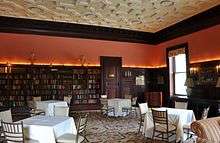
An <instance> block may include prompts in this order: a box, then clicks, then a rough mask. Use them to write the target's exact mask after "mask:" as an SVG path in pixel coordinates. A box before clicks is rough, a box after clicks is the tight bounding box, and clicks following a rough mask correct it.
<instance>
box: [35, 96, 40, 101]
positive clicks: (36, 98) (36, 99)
mask: <svg viewBox="0 0 220 143" xmlns="http://www.w3.org/2000/svg"><path fill="white" fill-rule="evenodd" d="M33 101H41V96H36V97H33Z"/></svg>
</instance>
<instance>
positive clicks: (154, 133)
mask: <svg viewBox="0 0 220 143" xmlns="http://www.w3.org/2000/svg"><path fill="white" fill-rule="evenodd" d="M154 136H155V129H154V130H153V134H152V140H154Z"/></svg>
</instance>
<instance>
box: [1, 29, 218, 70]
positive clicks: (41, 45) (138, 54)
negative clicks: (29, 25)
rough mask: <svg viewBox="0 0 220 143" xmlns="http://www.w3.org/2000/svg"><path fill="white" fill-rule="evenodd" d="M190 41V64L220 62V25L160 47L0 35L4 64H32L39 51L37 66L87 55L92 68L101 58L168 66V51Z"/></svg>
mask: <svg viewBox="0 0 220 143" xmlns="http://www.w3.org/2000/svg"><path fill="white" fill-rule="evenodd" d="M185 42H188V44H189V54H190V55H189V56H190V62H191V63H192V62H199V61H205V60H214V59H220V25H217V26H214V27H211V28H208V29H205V30H201V31H199V32H195V33H193V34H190V35H186V36H182V37H179V38H176V39H174V40H170V41H167V42H164V43H161V44H159V45H147V44H138V43H128V42H116V41H105V40H90V39H80V38H66V37H52V36H39V35H29V34H11V33H0V63H6V62H9V63H29V61H28V58H29V57H30V53H31V51H32V49H33V48H34V49H35V53H36V59H37V60H36V63H47V64H50V63H56V64H79V63H80V62H79V61H77V59H78V58H79V57H80V55H85V57H86V58H87V61H88V62H89V64H90V65H99V56H119V57H122V58H123V65H124V66H130V67H157V66H165V64H166V55H165V53H166V48H167V47H170V46H174V45H177V44H181V43H185Z"/></svg>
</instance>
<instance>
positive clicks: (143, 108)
mask: <svg viewBox="0 0 220 143" xmlns="http://www.w3.org/2000/svg"><path fill="white" fill-rule="evenodd" d="M139 108H140V112H141V115H143V114H146V113H147V111H148V104H147V103H140V104H139Z"/></svg>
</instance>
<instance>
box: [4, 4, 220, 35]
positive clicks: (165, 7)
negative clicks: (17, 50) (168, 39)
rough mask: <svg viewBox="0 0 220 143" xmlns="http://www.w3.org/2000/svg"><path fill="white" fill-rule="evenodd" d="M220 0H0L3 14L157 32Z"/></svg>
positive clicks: (210, 6) (212, 5) (206, 8)
mask: <svg viewBox="0 0 220 143" xmlns="http://www.w3.org/2000/svg"><path fill="white" fill-rule="evenodd" d="M219 4H220V0H0V15H1V16H10V17H20V18H30V19H38V20H49V21H60V22H69V23H78V24H87V25H97V26H105V27H113V28H122V29H130V30H137V31H144V32H157V31H159V30H161V29H164V28H166V27H169V26H171V25H173V24H175V23H177V22H179V21H182V20H184V19H187V18H189V17H191V16H193V15H196V14H198V13H200V12H203V11H205V10H208V9H209V8H212V7H214V6H217V5H219Z"/></svg>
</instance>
